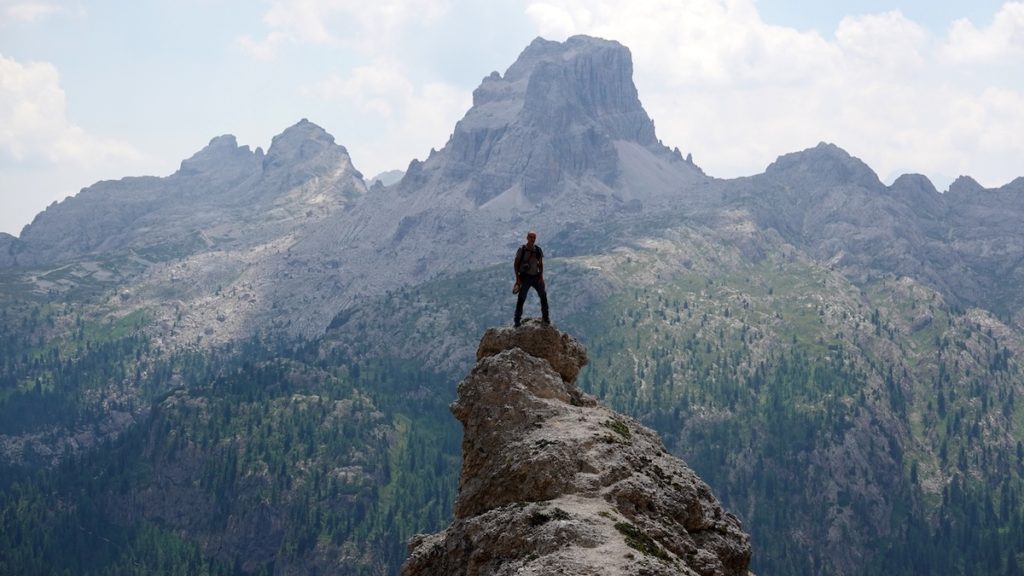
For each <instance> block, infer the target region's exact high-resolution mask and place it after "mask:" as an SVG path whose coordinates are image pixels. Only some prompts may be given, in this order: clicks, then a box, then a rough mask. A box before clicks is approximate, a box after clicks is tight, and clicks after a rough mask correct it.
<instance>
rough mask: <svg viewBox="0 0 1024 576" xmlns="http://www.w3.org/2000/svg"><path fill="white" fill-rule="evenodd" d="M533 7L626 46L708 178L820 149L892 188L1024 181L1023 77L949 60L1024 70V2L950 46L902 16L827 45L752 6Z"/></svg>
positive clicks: (538, 19)
mask: <svg viewBox="0 0 1024 576" xmlns="http://www.w3.org/2000/svg"><path fill="white" fill-rule="evenodd" d="M524 9H525V12H526V14H527V16H529V17H530V18H531V19H532V20H533V22H534V24H535V26H536V27H537V30H538V31H539V32H540V33H541V35H544V36H550V37H551V38H552V39H564V38H565V37H566V36H569V35H571V34H591V35H594V36H600V37H604V38H610V39H615V40H618V41H620V42H622V43H623V44H624V45H626V46H628V47H629V48H630V49H631V51H632V53H633V59H634V65H635V77H636V82H637V87H638V90H639V92H640V98H641V100H642V101H643V102H644V105H645V107H646V108H647V110H648V112H649V113H650V115H651V117H652V118H653V119H654V121H655V123H656V124H657V127H658V133H659V136H660V137H661V138H662V139H663V140H664V141H665V142H666V144H668V145H670V146H679V147H680V148H681V149H682V150H683V151H684V152H686V151H692V152H693V153H694V156H695V160H696V161H697V162H698V163H699V164H701V165H702V166H703V167H704V168H705V170H707V171H708V172H709V173H710V174H712V175H716V176H736V175H742V174H752V173H756V172H760V171H762V170H763V169H764V168H765V166H766V165H767V164H768V163H770V162H771V161H772V160H774V159H775V157H776V156H778V155H779V154H783V153H786V152H790V151H794V150H800V149H803V148H807V147H809V146H813V145H815V144H816V143H817V142H819V141H823V140H824V141H831V142H834V143H836V144H838V145H839V146H841V147H843V148H845V149H846V150H847V151H849V152H850V153H851V154H854V155H856V156H859V157H861V158H862V159H864V160H865V161H866V162H867V163H868V164H869V165H871V166H872V168H874V169H875V170H876V171H877V172H878V173H879V174H880V176H882V177H883V178H892V177H894V176H895V175H897V174H898V173H900V172H903V171H914V172H922V173H925V174H930V175H933V176H934V177H936V180H940V182H937V183H938V184H943V182H941V180H942V179H943V178H944V177H945V175H948V174H950V173H954V174H953V175H955V173H970V174H972V175H974V176H975V177H977V178H978V179H979V180H980V181H981V182H982V183H983V184H986V185H990V186H994V185H1001V184H1003V183H1006V182H1007V181H1009V180H1011V179H1012V178H1013V177H1014V176H1017V175H1019V174H1013V172H1014V171H1017V172H1019V170H1020V167H1019V158H1017V159H1014V158H1012V157H1011V156H1013V155H1014V154H1015V153H1018V152H1019V150H1022V149H1024V148H1022V147H1021V138H1022V137H1021V136H1020V134H1021V133H1022V132H1021V126H1022V124H1024V106H1020V105H1019V104H1020V102H1021V101H1022V98H1024V95H1022V94H1024V93H1022V90H1021V85H1020V79H1019V78H1017V76H1019V75H1016V76H1015V75H1005V74H1004V75H1002V76H1001V77H1002V78H1008V79H1004V80H1003V82H1004V84H1002V85H1000V84H991V83H988V84H984V83H980V82H982V80H981V79H979V78H977V77H976V75H972V74H973V72H972V71H970V70H963V67H962V66H961V67H959V68H957V67H956V66H953V65H951V64H950V59H949V58H948V57H945V56H944V54H946V53H948V52H950V51H952V52H953V53H957V54H960V55H965V54H972V55H974V56H973V57H979V56H977V55H979V54H980V55H983V56H984V57H985V58H992V57H994V56H993V55H998V57H999V58H1002V59H1003V60H1002V61H1003V62H1004V63H1006V62H1010V63H1012V64H1013V65H1012V66H1008V69H1010V70H1024V50H1021V49H1020V48H1021V46H1022V45H1024V3H1021V2H1010V3H1007V4H1006V5H1004V7H1003V8H1002V10H1000V12H999V13H998V15H997V16H996V18H995V20H994V21H993V23H992V25H991V26H990V27H988V28H985V29H981V30H978V29H974V28H973V27H972V26H971V25H970V24H969V23H966V21H962V22H958V23H957V24H955V25H954V26H953V28H952V29H951V31H950V37H949V40H948V41H946V42H943V39H940V38H937V37H935V36H933V35H932V34H930V33H929V32H928V31H927V30H926V29H925V28H924V27H922V26H921V25H919V24H917V23H916V22H913V21H911V20H910V19H908V18H906V17H905V16H904V15H903V14H902V13H900V12H897V11H893V12H885V13H880V14H868V15H862V16H857V17H847V18H845V19H843V20H842V21H841V23H840V24H839V26H838V27H837V29H836V31H835V35H834V38H824V37H822V36H821V35H820V34H818V33H816V32H803V31H798V30H795V29H792V28H787V27H782V26H774V25H770V24H767V23H765V22H764V21H763V20H762V19H761V17H760V15H759V13H758V11H757V5H756V2H755V1H754V0H646V1H638V0H537V1H531V2H528V3H527V4H526V5H525V8H524ZM992 81H994V80H992V78H989V79H988V80H985V82H992ZM1013 82H1016V83H1017V85H1016V86H1013V85H1012V83H1013ZM1018 156H1019V154H1018ZM996 158H998V161H997V160H994V159H996Z"/></svg>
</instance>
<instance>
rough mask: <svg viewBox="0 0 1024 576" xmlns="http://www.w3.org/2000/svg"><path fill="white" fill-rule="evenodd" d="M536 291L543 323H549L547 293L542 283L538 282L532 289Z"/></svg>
mask: <svg viewBox="0 0 1024 576" xmlns="http://www.w3.org/2000/svg"><path fill="white" fill-rule="evenodd" d="M534 289H535V290H537V295H538V296H540V313H541V316H543V317H544V322H545V323H548V322H551V317H550V316H548V291H547V288H545V287H544V283H543V282H538V283H537V285H536V286H535V287H534Z"/></svg>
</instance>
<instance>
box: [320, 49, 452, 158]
mask: <svg viewBox="0 0 1024 576" xmlns="http://www.w3.org/2000/svg"><path fill="white" fill-rule="evenodd" d="M304 93H305V94H306V95H307V96H311V97H315V98H319V99H321V100H324V101H328V102H331V103H333V104H337V105H338V106H339V107H341V108H353V109H355V110H357V111H358V116H360V119H361V122H363V123H364V124H367V123H368V124H371V125H373V126H374V127H375V129H374V130H373V132H372V133H371V134H368V135H367V137H366V138H364V139H362V140H360V143H359V147H358V149H357V150H354V151H353V154H354V155H355V156H358V158H357V159H356V162H357V167H358V168H359V169H360V170H363V171H364V172H366V175H367V176H372V175H373V174H375V173H378V172H382V171H384V170H389V169H393V168H404V166H395V164H394V161H395V158H403V159H405V160H406V161H407V160H410V159H412V158H415V157H420V158H422V157H424V155H425V153H426V152H427V151H428V150H429V149H430V148H431V147H432V146H434V147H436V146H438V145H439V144H441V143H443V142H444V141H445V140H446V139H447V136H448V135H449V134H450V133H451V131H452V127H453V126H454V125H455V122H456V121H458V119H459V118H461V117H462V115H463V114H465V112H466V110H468V109H469V106H470V105H471V103H472V97H471V95H470V94H469V93H468V92H467V91H465V90H461V89H459V88H456V87H454V86H451V85H448V84H444V83H441V82H431V83H426V84H423V85H417V84H415V83H414V82H412V81H411V80H409V78H408V76H407V75H406V74H405V73H404V71H403V69H402V67H401V66H400V65H399V64H397V63H396V62H394V61H389V60H379V61H377V62H374V63H373V64H372V65H368V66H360V67H357V68H355V69H353V70H352V71H351V73H349V74H348V75H347V76H341V75H334V76H332V77H330V78H328V79H327V80H325V81H323V82H321V83H319V84H318V85H316V86H312V87H308V88H306V89H304Z"/></svg>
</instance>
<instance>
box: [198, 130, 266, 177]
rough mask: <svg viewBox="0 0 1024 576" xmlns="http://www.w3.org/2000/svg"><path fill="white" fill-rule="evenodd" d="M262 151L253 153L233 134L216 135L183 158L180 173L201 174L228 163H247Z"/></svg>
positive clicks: (215, 170) (217, 169)
mask: <svg viewBox="0 0 1024 576" xmlns="http://www.w3.org/2000/svg"><path fill="white" fill-rule="evenodd" d="M260 155H262V152H257V153H255V154H254V153H253V152H252V151H251V150H249V147H248V146H239V145H238V141H237V140H236V139H235V137H234V136H233V135H231V134H223V135H221V136H216V137H214V138H213V139H211V140H210V143H209V144H207V145H206V146H205V147H204V148H203V149H202V150H200V151H199V152H196V153H195V154H193V155H192V156H191V157H190V158H188V159H187V160H182V162H181V168H179V170H178V172H179V174H183V175H187V174H199V173H208V172H217V171H220V170H223V169H224V167H225V166H226V165H247V164H248V163H250V162H251V161H252V160H253V158H254V157H259V156H260Z"/></svg>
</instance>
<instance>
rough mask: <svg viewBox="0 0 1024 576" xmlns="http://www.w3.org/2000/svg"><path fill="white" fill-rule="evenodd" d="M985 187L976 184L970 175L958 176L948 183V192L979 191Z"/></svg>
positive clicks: (965, 192) (964, 192) (967, 192)
mask: <svg viewBox="0 0 1024 576" xmlns="http://www.w3.org/2000/svg"><path fill="white" fill-rule="evenodd" d="M983 190H985V188H984V187H983V186H982V185H981V184H978V181H977V180H975V179H974V178H971V177H970V176H960V177H958V178H957V179H956V180H954V181H953V183H952V184H950V185H949V193H950V194H954V195H956V194H971V193H974V192H981V191H983Z"/></svg>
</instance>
